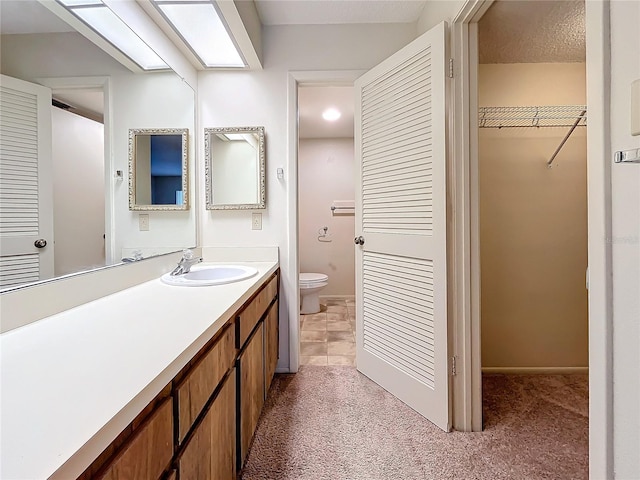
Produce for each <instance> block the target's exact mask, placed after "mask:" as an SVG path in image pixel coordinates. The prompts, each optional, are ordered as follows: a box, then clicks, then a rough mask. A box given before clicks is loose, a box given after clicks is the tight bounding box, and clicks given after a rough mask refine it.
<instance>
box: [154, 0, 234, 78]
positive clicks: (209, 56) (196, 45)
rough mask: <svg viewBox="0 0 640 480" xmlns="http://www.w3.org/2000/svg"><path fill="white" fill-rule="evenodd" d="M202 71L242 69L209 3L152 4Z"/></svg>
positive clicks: (174, 0) (176, 0) (157, 0)
mask: <svg viewBox="0 0 640 480" xmlns="http://www.w3.org/2000/svg"><path fill="white" fill-rule="evenodd" d="M152 2H153V4H154V5H155V7H156V8H157V9H158V10H159V11H160V12H161V13H162V15H163V16H164V18H165V19H166V20H167V21H168V22H169V24H170V25H171V27H172V28H173V29H174V30H175V31H176V33H177V34H178V35H179V36H180V37H181V38H182V40H184V42H185V43H186V44H187V45H188V46H189V48H190V49H191V51H192V52H193V53H194V54H195V55H196V57H198V60H199V61H200V63H201V64H202V65H203V66H204V67H245V66H246V63H245V61H244V60H243V58H242V57H241V56H240V53H239V52H238V49H237V48H236V46H235V44H234V42H233V40H232V38H231V36H230V35H229V32H228V31H227V28H226V25H225V24H224V22H223V21H222V19H221V17H220V15H219V13H218V10H217V9H216V7H215V5H214V4H213V2H211V1H210V0H190V1H184V0H152Z"/></svg>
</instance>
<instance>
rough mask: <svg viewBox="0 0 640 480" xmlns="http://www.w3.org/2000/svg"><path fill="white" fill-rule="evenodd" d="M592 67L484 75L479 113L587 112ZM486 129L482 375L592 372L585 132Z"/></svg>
mask: <svg viewBox="0 0 640 480" xmlns="http://www.w3.org/2000/svg"><path fill="white" fill-rule="evenodd" d="M585 94H586V92H585V65H584V64H500V65H496V64H492V65H481V66H480V77H479V99H480V106H518V105H520V106H527V105H570V104H584V103H585ZM567 131H568V128H541V129H530V128H526V129H522V128H520V129H517V128H505V129H500V130H498V129H480V132H479V141H480V156H479V161H480V242H481V255H480V257H481V258H480V261H481V272H482V274H481V275H482V277H481V281H482V293H481V314H482V366H483V367H485V368H486V367H490V368H491V367H494V368H495V367H525V368H526V367H529V368H548V367H560V368H562V367H586V366H587V365H588V344H587V342H588V329H587V327H588V312H587V290H586V288H585V269H586V267H587V203H586V202H587V195H586V129H584V128H579V129H577V130H576V131H575V132H574V134H573V135H572V136H571V137H570V139H569V140H568V142H567V143H566V144H565V146H564V147H563V149H562V151H561V152H560V154H559V155H558V156H557V157H556V159H555V161H554V167H553V168H552V169H548V168H547V166H546V162H547V161H548V160H549V158H550V157H551V155H552V154H553V152H554V151H555V149H556V148H557V146H558V145H559V143H560V141H561V140H562V138H563V137H564V135H565V134H566V132H567Z"/></svg>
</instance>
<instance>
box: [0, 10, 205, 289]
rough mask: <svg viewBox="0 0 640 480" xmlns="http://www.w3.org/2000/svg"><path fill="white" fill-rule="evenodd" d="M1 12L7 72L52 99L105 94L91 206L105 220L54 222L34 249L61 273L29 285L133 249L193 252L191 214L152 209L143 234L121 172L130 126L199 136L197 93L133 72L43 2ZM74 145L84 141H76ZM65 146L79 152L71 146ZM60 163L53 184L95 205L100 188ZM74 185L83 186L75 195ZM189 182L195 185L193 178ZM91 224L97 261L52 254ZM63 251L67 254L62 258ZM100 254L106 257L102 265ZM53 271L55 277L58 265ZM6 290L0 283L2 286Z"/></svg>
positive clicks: (178, 82) (176, 80)
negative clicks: (100, 159) (94, 91)
mask: <svg viewBox="0 0 640 480" xmlns="http://www.w3.org/2000/svg"><path fill="white" fill-rule="evenodd" d="M0 9H1V12H0V13H1V15H0V20H1V21H2V26H1V32H2V36H1V38H0V48H1V51H0V61H1V68H0V70H1V72H2V74H4V75H7V76H10V77H13V78H16V79H20V80H24V81H26V82H29V83H31V84H36V85H38V84H39V85H46V86H48V87H50V88H51V90H52V92H53V95H54V97H56V95H58V94H60V93H62V92H63V91H65V90H87V88H88V87H89V86H90V87H91V88H95V83H96V82H98V83H99V84H100V87H99V90H100V92H101V93H103V94H104V106H105V111H104V136H103V138H102V142H97V143H96V144H95V145H94V146H93V147H90V148H93V149H95V150H94V151H95V152H96V153H102V155H103V156H104V159H105V160H104V161H105V165H104V167H103V168H102V178H103V185H102V188H101V191H102V192H104V193H103V196H102V199H101V201H100V202H98V201H96V202H93V200H92V201H91V203H92V204H94V203H95V204H96V205H97V204H98V203H102V204H103V205H104V206H103V207H102V208H103V212H102V216H101V218H100V216H99V215H97V214H95V213H81V214H74V213H70V210H68V211H65V212H64V215H66V216H67V218H68V219H69V220H66V221H60V220H61V218H62V217H61V218H56V219H53V218H50V220H51V223H52V224H54V223H55V230H56V231H54V233H53V234H52V235H51V236H50V237H49V241H48V242H47V246H46V247H45V248H42V249H40V250H38V249H35V248H34V246H33V245H34V242H33V240H31V243H30V248H31V249H32V250H34V252H33V253H35V254H39V255H41V254H42V252H43V251H44V250H50V251H51V253H52V255H55V256H56V258H55V263H56V269H55V273H54V274H48V275H46V276H44V275H43V274H42V271H41V272H40V275H38V274H37V272H36V275H35V278H33V277H30V278H28V279H25V280H24V282H31V281H33V280H37V279H38V278H40V279H44V278H49V277H51V276H52V275H54V276H57V275H62V274H68V273H74V272H77V271H83V270H87V269H90V268H95V267H96V266H99V265H100V264H101V265H111V264H115V263H120V261H121V259H122V258H123V257H127V256H130V252H132V251H140V252H141V253H142V255H143V256H144V257H147V256H151V255H154V254H161V253H167V252H170V251H176V250H181V249H183V248H187V247H193V246H194V245H195V243H196V235H195V212H194V211H193V210H191V211H184V212H182V211H181V212H172V213H171V215H167V213H165V212H157V213H156V212H151V213H150V217H151V218H150V219H149V231H144V232H143V231H140V226H139V222H138V214H137V213H136V212H131V211H130V210H129V208H128V202H129V198H128V197H129V195H128V188H127V182H126V181H122V180H120V179H119V178H121V177H118V176H117V175H116V171H122V172H126V171H127V160H128V159H127V150H128V130H129V129H130V128H136V127H138V126H140V125H144V126H145V127H149V128H185V127H187V128H189V129H190V131H192V132H193V131H195V130H194V126H195V95H194V91H193V90H192V89H191V87H189V85H188V84H187V83H185V82H184V81H183V80H182V78H181V77H179V76H178V75H177V74H175V73H174V72H173V71H171V70H164V71H158V72H152V73H143V72H136V73H134V72H133V71H131V70H129V69H128V68H126V67H125V66H123V65H122V64H120V63H119V62H118V61H116V60H115V59H114V58H112V57H111V56H110V55H108V54H107V53H105V52H104V51H102V50H101V49H100V48H98V47H97V46H96V45H94V44H93V43H92V42H91V41H89V40H87V39H86V38H85V37H84V36H82V35H81V34H79V33H77V32H76V31H75V30H74V29H73V28H71V27H70V26H69V25H67V24H66V23H65V22H63V21H62V20H60V19H59V18H58V17H57V16H55V15H54V14H53V13H51V12H50V11H49V10H48V9H47V8H45V7H44V6H42V5H41V4H40V3H38V2H37V1H31V0H20V1H14V0H1V1H0ZM89 84H91V85H89ZM49 95H51V93H50V94H49ZM63 100H64V99H63ZM49 103H51V99H49ZM65 103H70V104H72V105H73V101H71V100H68V99H67V100H66V101H65ZM73 106H75V105H73ZM50 108H53V107H50ZM63 113H64V112H63ZM54 128H55V127H54ZM54 134H55V133H54ZM55 135H57V134H55ZM71 138H74V137H73V136H72V137H71ZM60 139H61V137H57V138H56V140H57V141H58V143H60V142H59V141H60ZM74 140H78V141H79V140H80V139H79V138H77V136H76V138H75V139H74ZM54 143H55V142H54ZM74 143H75V142H74ZM193 145H194V142H192V141H190V142H189V149H190V151H189V156H191V157H193V147H192V146H193ZM66 146H68V147H69V148H72V149H73V148H74V147H73V143H71V141H68V143H67V145H66ZM62 163H65V162H61V163H59V164H58V165H57V167H59V168H58V171H56V173H55V175H56V177H55V178H53V175H50V178H49V180H50V181H52V178H53V181H55V182H56V183H59V182H64V181H65V180H64V179H66V181H67V182H68V183H69V189H68V190H67V192H66V195H63V196H64V197H65V198H66V200H65V202H66V205H74V206H75V207H76V209H77V208H80V207H83V206H84V205H83V204H85V203H89V201H88V195H89V193H88V190H91V194H92V196H95V193H96V192H97V191H98V189H97V188H93V189H92V187H90V183H91V182H93V180H92V181H91V182H89V181H88V180H86V179H85V178H84V177H83V173H82V171H81V169H78V168H74V167H70V169H69V170H66V171H64V170H63V168H66V167H64V166H63V165H62ZM66 163H68V162H66ZM191 175H192V174H191ZM59 179H62V180H59ZM71 180H73V183H74V184H77V189H75V187H74V189H75V190H74V191H75V193H73V194H71V187H70V184H71V183H72V182H71ZM85 180H86V181H85ZM189 180H190V181H193V178H191V179H189ZM58 186H59V185H58ZM174 195H175V193H174ZM190 195H191V194H190ZM190 200H191V201H193V199H190ZM187 201H188V200H187V199H184V200H183V202H187ZM65 202H62V201H56V204H57V206H61V205H62V207H61V208H63V209H64V208H65V207H64V204H65ZM52 203H53V201H52ZM80 219H81V220H80ZM88 223H92V224H93V223H96V224H98V226H97V227H96V228H97V229H98V230H99V232H98V233H97V234H96V235H97V237H98V238H93V237H95V235H93V236H92V238H91V239H90V240H85V242H89V243H90V244H91V247H92V248H91V249H92V250H95V251H94V253H95V255H93V254H92V257H91V258H89V257H84V254H81V252H80V251H79V250H78V249H77V248H76V247H71V248H70V249H67V252H68V253H67V255H66V260H65V259H64V258H63V257H62V256H61V255H62V249H58V248H57V247H58V245H55V250H54V248H53V247H54V244H57V243H58V241H59V242H60V245H62V243H63V239H64V238H67V239H68V238H74V237H79V235H77V233H78V232H79V231H81V230H82V232H83V234H84V233H86V232H85V228H84V226H85V225H88ZM86 230H89V229H88V228H87V229H86ZM92 230H93V227H92ZM3 243H4V242H3ZM93 247H95V248H93ZM58 253H60V254H61V255H60V256H58ZM97 257H100V258H99V259H98V260H96V258H97ZM102 258H104V260H102ZM61 262H62V263H64V265H62V263H61ZM125 268H126V267H125ZM0 269H1V267H0ZM51 271H52V272H53V267H52V270H51ZM0 273H1V272H0ZM24 282H23V283H24ZM2 288H3V287H2V286H1V285H0V289H2Z"/></svg>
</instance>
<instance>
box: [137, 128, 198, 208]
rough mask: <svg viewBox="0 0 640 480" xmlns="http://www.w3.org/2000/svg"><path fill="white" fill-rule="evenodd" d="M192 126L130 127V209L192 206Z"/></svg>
mask: <svg viewBox="0 0 640 480" xmlns="http://www.w3.org/2000/svg"><path fill="white" fill-rule="evenodd" d="M188 138H189V129H188V128H165V129H157V128H151V129H149V128H147V129H131V130H129V210H141V211H148V210H188V209H189V159H188V151H189V150H188Z"/></svg>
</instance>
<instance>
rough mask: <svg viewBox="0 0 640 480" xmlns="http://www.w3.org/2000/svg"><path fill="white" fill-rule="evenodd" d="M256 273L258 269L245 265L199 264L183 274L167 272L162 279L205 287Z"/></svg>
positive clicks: (177, 283)
mask: <svg viewBox="0 0 640 480" xmlns="http://www.w3.org/2000/svg"><path fill="white" fill-rule="evenodd" d="M256 273H258V270H257V269H255V268H253V267H246V266H244V265H198V266H195V267H191V271H190V272H189V273H185V274H182V275H171V274H170V273H165V274H164V275H163V276H162V277H160V280H161V281H162V282H164V283H166V284H167V285H176V286H179V287H205V286H208V285H223V284H225V283H233V282H239V281H240V280H245V279H247V278H251V277H253V276H254V275H255V274H256Z"/></svg>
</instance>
